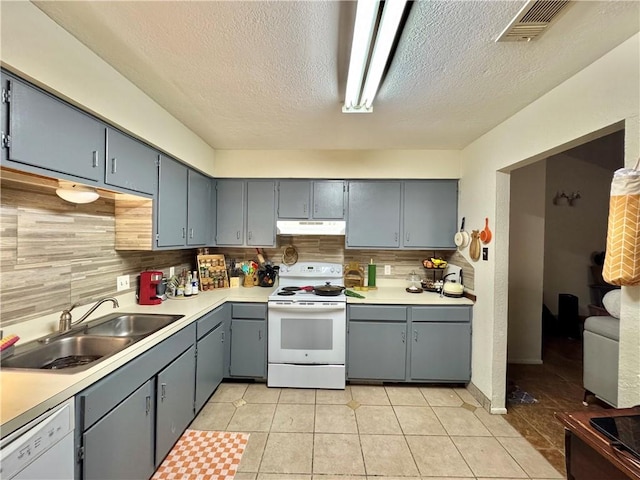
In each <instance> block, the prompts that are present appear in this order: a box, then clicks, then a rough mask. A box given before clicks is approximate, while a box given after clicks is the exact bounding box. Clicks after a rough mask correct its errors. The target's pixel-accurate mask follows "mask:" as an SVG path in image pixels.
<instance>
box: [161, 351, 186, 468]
mask: <svg viewBox="0 0 640 480" xmlns="http://www.w3.org/2000/svg"><path fill="white" fill-rule="evenodd" d="M195 351H196V347H195V346H191V348H189V349H188V350H187V351H186V352H184V353H183V354H182V355H180V356H179V357H178V358H177V359H176V360H174V361H173V362H172V363H171V364H170V365H169V366H167V367H166V368H165V369H164V370H162V371H161V372H160V373H158V376H157V377H156V378H157V380H156V382H157V383H156V456H155V459H156V462H155V466H156V468H157V467H159V466H160V463H162V460H164V457H165V456H166V455H167V453H169V450H171V447H173V445H174V444H175V443H176V441H177V440H178V438H180V435H182V432H184V431H185V429H186V428H187V426H188V425H189V424H190V423H191V420H193V417H194V415H195V413H194V411H193V410H194V407H193V398H194V389H195V383H194V377H195V372H196V357H195Z"/></svg>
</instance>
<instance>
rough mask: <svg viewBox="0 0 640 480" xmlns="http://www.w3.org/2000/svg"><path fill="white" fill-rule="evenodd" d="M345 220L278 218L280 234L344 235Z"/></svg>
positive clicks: (277, 226) (277, 227)
mask: <svg viewBox="0 0 640 480" xmlns="http://www.w3.org/2000/svg"><path fill="white" fill-rule="evenodd" d="M345 227H346V222H345V221H344V220H278V221H277V222H276V229H277V233H278V235H344V232H345Z"/></svg>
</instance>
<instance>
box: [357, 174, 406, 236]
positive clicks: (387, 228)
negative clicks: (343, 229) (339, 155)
mask: <svg viewBox="0 0 640 480" xmlns="http://www.w3.org/2000/svg"><path fill="white" fill-rule="evenodd" d="M401 200H402V182H400V181H391V182H388V181H366V180H365V181H352V182H349V202H348V206H349V209H348V215H347V238H346V246H347V247H349V248H398V247H399V246H400V207H401Z"/></svg>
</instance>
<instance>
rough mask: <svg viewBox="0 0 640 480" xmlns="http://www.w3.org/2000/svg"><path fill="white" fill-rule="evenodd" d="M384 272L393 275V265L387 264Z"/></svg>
mask: <svg viewBox="0 0 640 480" xmlns="http://www.w3.org/2000/svg"><path fill="white" fill-rule="evenodd" d="M384 274H385V275H391V265H385V266H384Z"/></svg>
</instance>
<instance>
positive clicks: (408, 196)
mask: <svg viewBox="0 0 640 480" xmlns="http://www.w3.org/2000/svg"><path fill="white" fill-rule="evenodd" d="M457 221H458V182H457V181H456V180H425V181H419V182H405V184H404V235H403V246H404V247H407V248H429V249H431V248H456V246H455V243H454V242H453V237H454V235H455V233H456V230H457V227H456V223H457Z"/></svg>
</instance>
